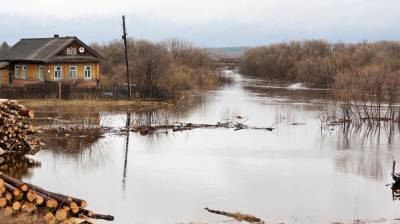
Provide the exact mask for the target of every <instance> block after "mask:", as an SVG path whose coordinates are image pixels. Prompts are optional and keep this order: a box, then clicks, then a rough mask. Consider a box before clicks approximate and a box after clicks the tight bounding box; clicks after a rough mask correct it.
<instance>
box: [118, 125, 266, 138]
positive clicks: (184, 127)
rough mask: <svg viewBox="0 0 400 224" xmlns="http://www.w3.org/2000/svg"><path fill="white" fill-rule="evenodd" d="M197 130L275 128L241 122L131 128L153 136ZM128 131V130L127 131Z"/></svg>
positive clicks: (136, 126) (137, 126) (138, 126)
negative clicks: (170, 131)
mask: <svg viewBox="0 0 400 224" xmlns="http://www.w3.org/2000/svg"><path fill="white" fill-rule="evenodd" d="M197 128H232V129H234V130H235V131H238V130H242V129H254V130H264V131H273V130H274V128H273V127H254V126H248V125H245V124H242V123H239V122H236V123H232V122H225V123H222V122H217V124H193V123H176V124H167V125H135V126H133V127H130V128H129V130H130V131H133V132H139V133H140V134H141V135H148V134H153V133H155V132H157V131H162V130H172V131H173V132H177V131H187V130H193V129H197ZM125 130H126V129H125Z"/></svg>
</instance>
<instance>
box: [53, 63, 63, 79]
mask: <svg viewBox="0 0 400 224" xmlns="http://www.w3.org/2000/svg"><path fill="white" fill-rule="evenodd" d="M61 74H62V68H61V66H60V65H56V66H54V79H55V80H60V79H61Z"/></svg>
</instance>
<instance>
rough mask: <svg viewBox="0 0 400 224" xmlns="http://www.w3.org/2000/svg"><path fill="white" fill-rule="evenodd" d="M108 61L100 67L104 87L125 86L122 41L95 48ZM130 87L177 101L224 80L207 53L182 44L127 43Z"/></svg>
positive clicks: (136, 41)
mask: <svg viewBox="0 0 400 224" xmlns="http://www.w3.org/2000/svg"><path fill="white" fill-rule="evenodd" d="M92 47H93V48H94V49H96V50H97V51H98V52H100V54H102V55H103V56H104V58H105V60H104V61H103V62H102V63H101V69H102V74H103V76H102V80H101V83H102V85H103V86H109V87H112V86H117V85H120V84H121V83H126V67H125V56H124V45H123V42H122V41H112V42H109V43H105V44H101V45H100V44H92ZM128 57H129V66H130V75H131V76H130V77H131V78H130V79H131V83H133V84H135V85H136V87H135V90H136V92H137V93H139V94H140V96H141V97H150V98H169V99H170V98H175V97H177V96H179V94H180V93H181V92H182V91H184V90H193V89H206V88H212V87H214V86H216V85H218V84H219V83H220V82H221V81H223V78H221V76H219V75H218V74H217V73H216V72H215V68H216V65H217V63H216V61H215V59H214V58H213V57H212V56H211V55H210V54H209V53H208V52H207V51H206V50H203V49H200V48H197V47H194V46H193V45H192V44H190V43H187V42H184V41H180V40H175V39H174V40H167V41H163V42H157V43H154V42H150V41H146V40H134V39H129V40H128Z"/></svg>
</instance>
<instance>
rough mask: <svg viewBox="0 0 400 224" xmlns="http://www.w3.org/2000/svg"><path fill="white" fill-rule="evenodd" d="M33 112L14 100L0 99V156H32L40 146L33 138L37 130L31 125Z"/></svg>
mask: <svg viewBox="0 0 400 224" xmlns="http://www.w3.org/2000/svg"><path fill="white" fill-rule="evenodd" d="M34 116H35V113H34V111H32V110H29V109H27V108H25V107H24V106H23V105H21V104H19V103H18V102H17V101H15V100H8V99H0V155H5V154H10V153H23V154H27V153H30V154H34V153H36V152H37V151H38V150H39V149H40V146H41V143H40V141H38V140H37V139H35V138H34V135H35V134H36V133H38V130H37V129H36V128H35V127H34V126H33V125H32V124H31V119H32V118H33V117H34Z"/></svg>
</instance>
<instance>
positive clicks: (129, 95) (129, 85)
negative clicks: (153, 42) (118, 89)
mask: <svg viewBox="0 0 400 224" xmlns="http://www.w3.org/2000/svg"><path fill="white" fill-rule="evenodd" d="M122 28H123V31H124V33H123V35H122V39H123V40H124V46H125V64H126V81H127V82H128V97H129V100H131V82H130V78H129V63H128V48H127V43H126V29H125V16H122Z"/></svg>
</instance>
